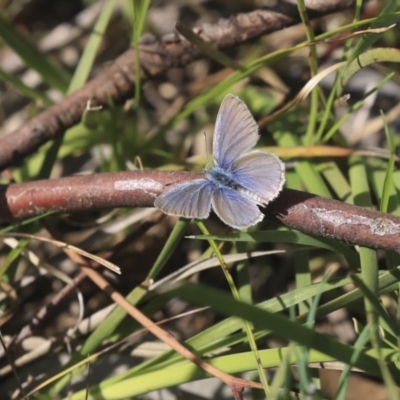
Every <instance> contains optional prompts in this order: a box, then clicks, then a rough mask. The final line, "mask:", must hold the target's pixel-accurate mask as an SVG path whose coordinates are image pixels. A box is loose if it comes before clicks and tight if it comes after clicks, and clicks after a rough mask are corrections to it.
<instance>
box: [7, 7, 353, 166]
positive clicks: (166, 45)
mask: <svg viewBox="0 0 400 400" xmlns="http://www.w3.org/2000/svg"><path fill="white" fill-rule="evenodd" d="M305 2H306V6H307V7H308V15H309V16H310V18H316V17H320V16H323V15H326V14H329V13H332V12H335V11H340V10H343V9H347V8H349V7H351V6H352V5H353V4H354V3H355V1H354V0H324V1H321V0H306V1H305ZM299 22H300V17H299V15H298V11H297V6H296V4H295V3H288V2H283V1H281V2H277V5H276V6H274V7H271V8H268V9H263V10H256V11H253V12H249V13H242V14H238V15H235V16H232V17H231V18H229V19H221V20H220V21H219V22H218V23H217V24H203V25H201V26H200V27H198V28H195V29H194V30H193V31H194V32H195V33H196V34H198V35H199V36H200V37H201V39H203V40H204V41H206V42H208V43H212V44H213V45H214V46H215V47H217V48H219V49H225V48H228V47H232V46H237V45H239V44H241V43H244V42H246V41H248V40H250V39H254V38H257V37H259V36H261V35H265V34H267V33H271V32H275V31H278V30H280V29H283V28H284V27H287V26H290V25H294V24H297V23H299ZM200 56H201V54H200V51H199V49H198V48H197V47H195V46H194V45H193V44H192V43H190V42H188V41H187V40H186V39H185V38H184V37H182V36H180V35H177V34H174V33H173V34H170V35H167V36H164V37H163V38H162V39H161V40H158V39H156V38H155V37H153V36H151V35H145V36H143V38H142V40H141V42H140V50H139V57H140V66H141V71H140V74H141V77H142V79H143V80H146V79H150V78H151V77H153V76H156V75H160V74H162V73H165V72H166V71H167V70H168V69H170V68H172V67H177V66H185V65H188V64H189V63H190V62H192V61H194V60H196V59H198V58H199V57H200ZM134 82H135V70H134V50H132V49H129V50H127V51H126V52H125V53H124V54H122V55H121V56H120V57H118V58H117V59H116V60H115V61H114V63H113V64H112V65H111V66H110V67H109V68H108V69H107V70H105V71H104V72H103V73H101V74H100V75H98V76H97V77H96V78H94V79H93V80H92V81H90V82H89V83H88V84H87V85H86V86H84V87H83V88H82V89H80V90H78V91H77V92H75V93H73V94H72V95H70V96H67V97H66V98H65V99H64V100H62V101H61V102H60V103H58V104H56V105H54V106H52V107H50V108H48V109H47V110H45V111H43V112H42V113H41V114H39V115H37V116H36V117H34V118H32V119H31V120H30V121H28V122H27V123H26V124H25V125H23V126H21V127H20V128H18V129H17V130H15V131H14V132H12V133H10V134H8V135H6V136H4V137H2V138H0V170H3V169H5V168H6V167H8V166H10V165H12V164H15V163H17V162H19V161H21V160H22V159H23V158H24V157H25V156H27V155H29V154H31V153H33V152H34V151H36V150H37V149H38V148H39V147H40V146H41V145H42V144H44V143H46V142H47V141H49V140H52V139H54V138H56V137H57V136H59V135H61V134H63V133H64V132H65V130H66V129H68V128H70V127H72V126H74V125H76V124H77V123H79V121H80V120H81V118H82V114H83V112H84V110H85V107H86V106H87V104H88V102H89V101H90V102H91V104H92V105H94V106H99V105H102V106H108V104H109V101H110V99H111V100H112V101H113V102H114V103H118V102H121V101H123V100H125V99H127V98H129V97H131V96H132V93H133V92H134V90H133V88H134Z"/></svg>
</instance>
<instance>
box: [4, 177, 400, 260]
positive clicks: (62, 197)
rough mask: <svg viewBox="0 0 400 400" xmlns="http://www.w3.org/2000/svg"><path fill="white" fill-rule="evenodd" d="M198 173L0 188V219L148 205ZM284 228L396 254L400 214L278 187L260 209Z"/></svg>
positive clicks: (69, 180) (399, 245) (71, 179)
mask: <svg viewBox="0 0 400 400" xmlns="http://www.w3.org/2000/svg"><path fill="white" fill-rule="evenodd" d="M202 177H204V175H203V174H196V173H190V172H172V171H131V172H115V173H108V174H107V173H104V174H95V175H83V176H72V177H66V178H61V179H55V180H42V181H36V182H28V183H20V184H11V185H9V186H2V187H1V186H0V221H3V222H6V221H10V220H11V219H16V218H28V217H32V216H35V215H39V214H42V213H44V212H49V211H56V212H73V211H87V210H96V209H106V208H114V207H153V204H154V200H155V199H156V197H157V196H159V195H160V194H161V193H162V192H163V191H164V190H167V189H168V188H170V187H171V186H172V185H176V184H179V183H182V182H185V181H188V180H192V179H198V178H202ZM264 213H265V215H266V216H267V217H268V218H270V219H275V220H277V221H279V222H280V223H281V224H283V225H285V226H287V227H288V228H292V229H297V230H299V231H301V232H304V233H307V234H310V235H313V236H317V237H324V238H330V239H335V240H338V241H341V242H344V243H347V244H353V245H360V246H366V247H371V248H375V249H384V250H392V251H395V252H397V253H400V217H396V216H393V215H390V214H386V213H382V212H379V211H375V210H370V209H367V208H363V207H358V206H354V205H351V204H347V203H343V202H341V201H337V200H332V199H328V198H324V197H320V196H316V195H313V194H309V193H304V192H300V191H297V190H291V189H284V190H282V192H281V193H280V195H279V196H278V198H277V199H276V200H274V201H273V202H272V203H270V204H269V205H268V206H267V207H266V208H265V209H264Z"/></svg>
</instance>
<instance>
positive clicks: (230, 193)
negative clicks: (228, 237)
mask: <svg viewBox="0 0 400 400" xmlns="http://www.w3.org/2000/svg"><path fill="white" fill-rule="evenodd" d="M212 207H213V210H214V211H215V213H216V214H217V215H218V217H219V218H220V219H221V220H222V221H223V222H225V224H227V225H229V226H231V227H232V228H235V229H245V228H248V227H249V226H252V225H255V224H256V223H258V222H260V221H261V220H262V219H263V217H264V215H263V214H262V213H261V212H260V210H259V208H258V207H257V205H256V204H255V203H254V201H252V200H251V199H249V198H247V197H245V196H244V195H242V194H241V193H239V192H237V191H236V190H234V189H231V188H228V187H224V188H219V189H217V190H216V191H215V192H214V194H213V196H212Z"/></svg>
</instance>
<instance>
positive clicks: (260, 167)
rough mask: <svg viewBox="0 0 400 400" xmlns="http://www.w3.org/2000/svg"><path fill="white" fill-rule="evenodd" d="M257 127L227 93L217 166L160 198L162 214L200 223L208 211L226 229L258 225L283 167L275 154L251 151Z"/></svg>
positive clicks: (219, 130) (278, 185) (217, 130)
mask: <svg viewBox="0 0 400 400" xmlns="http://www.w3.org/2000/svg"><path fill="white" fill-rule="evenodd" d="M258 139H259V136H258V126H257V124H256V122H255V121H254V119H253V117H252V115H251V113H250V111H249V110H248V108H247V106H246V105H245V104H244V103H243V102H242V101H241V100H240V99H239V98H238V97H236V96H234V95H231V94H228V95H227V96H225V98H224V100H223V101H222V104H221V107H220V110H219V112H218V116H217V121H216V126H215V133H214V140H213V155H214V163H215V166H214V167H212V168H209V169H206V170H205V175H206V176H205V179H196V180H193V181H190V182H185V183H183V184H180V185H177V186H175V187H173V188H171V189H170V190H168V191H167V192H165V193H163V194H162V195H161V196H159V197H158V198H157V199H156V201H155V203H154V204H155V206H156V207H157V208H159V209H161V210H162V211H164V212H165V213H166V214H170V215H177V216H182V217H186V218H196V219H204V218H207V217H208V216H209V214H210V211H211V207H212V209H213V210H214V211H215V213H216V214H217V215H218V216H219V218H220V219H221V220H222V221H223V222H225V223H226V224H227V225H229V226H231V227H233V228H236V229H244V228H247V227H249V226H252V225H254V224H256V223H258V222H260V221H261V220H262V219H263V217H264V215H263V214H262V213H261V211H260V210H259V208H258V205H261V206H265V205H266V204H268V203H269V202H270V201H271V200H272V199H274V198H275V197H276V196H277V194H278V193H279V192H280V190H281V189H282V186H283V183H284V181H285V178H284V165H283V163H282V162H281V161H280V160H279V158H278V157H277V156H275V155H274V154H270V153H266V152H263V151H257V150H254V151H251V152H248V150H250V149H251V148H252V147H254V146H255V144H256V143H257V141H258Z"/></svg>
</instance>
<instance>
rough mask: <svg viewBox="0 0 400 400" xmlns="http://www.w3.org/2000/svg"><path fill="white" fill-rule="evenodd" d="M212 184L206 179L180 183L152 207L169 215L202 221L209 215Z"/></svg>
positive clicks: (158, 199)
mask: <svg viewBox="0 0 400 400" xmlns="http://www.w3.org/2000/svg"><path fill="white" fill-rule="evenodd" d="M213 191H214V184H213V183H212V182H210V181H208V180H206V179H197V180H194V181H191V182H186V183H182V184H180V185H178V186H176V187H174V188H172V189H170V190H168V191H167V192H165V193H164V194H162V195H161V196H159V197H157V199H156V200H155V202H154V205H155V206H156V207H157V208H159V209H160V210H161V211H163V212H165V213H166V214H169V215H177V216H181V217H185V218H196V219H204V218H207V217H208V216H209V215H210V208H211V197H212V193H213Z"/></svg>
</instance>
